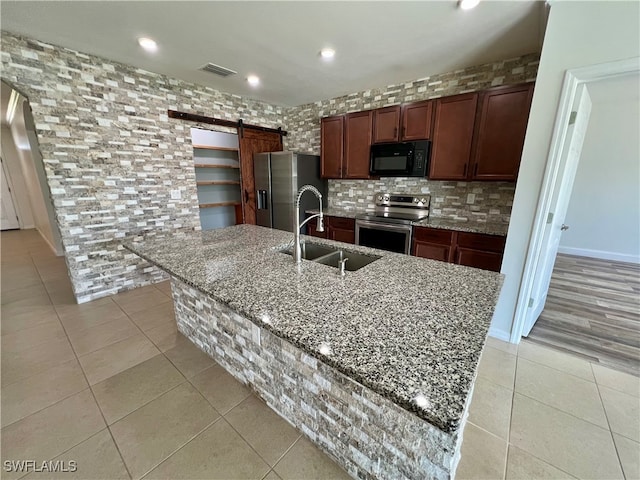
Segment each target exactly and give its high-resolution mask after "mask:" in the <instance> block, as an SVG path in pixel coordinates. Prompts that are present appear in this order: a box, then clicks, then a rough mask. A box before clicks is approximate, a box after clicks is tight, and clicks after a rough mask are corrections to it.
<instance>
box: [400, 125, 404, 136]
mask: <svg viewBox="0 0 640 480" xmlns="http://www.w3.org/2000/svg"><path fill="white" fill-rule="evenodd" d="M400 138H404V126H403V127H402V128H401V129H400Z"/></svg>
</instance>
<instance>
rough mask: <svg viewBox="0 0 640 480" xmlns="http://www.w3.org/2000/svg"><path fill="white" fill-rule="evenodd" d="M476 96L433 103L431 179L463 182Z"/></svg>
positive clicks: (451, 98) (468, 153)
mask: <svg viewBox="0 0 640 480" xmlns="http://www.w3.org/2000/svg"><path fill="white" fill-rule="evenodd" d="M477 105H478V94H477V93H464V94H462V95H453V96H451V97H443V98H439V99H437V100H436V103H435V110H436V111H435V115H434V117H435V120H434V126H433V145H432V150H431V166H430V168H429V178H430V179H431V180H466V179H467V177H468V175H469V159H470V157H471V144H472V139H473V129H474V124H475V116H476V107H477Z"/></svg>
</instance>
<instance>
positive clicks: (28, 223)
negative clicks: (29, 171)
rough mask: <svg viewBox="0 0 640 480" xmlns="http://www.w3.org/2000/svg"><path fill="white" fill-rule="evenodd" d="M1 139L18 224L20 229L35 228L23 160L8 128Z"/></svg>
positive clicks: (2, 128) (1, 133) (0, 133)
mask: <svg viewBox="0 0 640 480" xmlns="http://www.w3.org/2000/svg"><path fill="white" fill-rule="evenodd" d="M0 139H1V140H2V159H3V160H4V162H5V166H6V170H7V174H8V175H7V176H8V177H9V178H7V181H8V182H9V187H10V188H11V192H12V193H13V196H12V198H13V203H14V207H15V209H16V214H17V215H18V223H19V224H20V228H33V227H34V226H35V225H34V223H33V215H32V213H31V201H30V200H29V191H28V190H27V185H26V183H25V178H24V175H23V173H22V165H21V163H22V159H21V156H20V154H19V153H18V149H17V147H16V144H15V142H14V141H13V135H12V134H11V130H10V129H9V127H8V126H6V125H2V127H1V131H0Z"/></svg>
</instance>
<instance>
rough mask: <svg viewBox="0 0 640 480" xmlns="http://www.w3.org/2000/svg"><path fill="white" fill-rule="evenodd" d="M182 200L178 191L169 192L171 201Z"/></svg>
mask: <svg viewBox="0 0 640 480" xmlns="http://www.w3.org/2000/svg"><path fill="white" fill-rule="evenodd" d="M181 198H182V193H181V192H180V190H171V199H172V200H180V199H181Z"/></svg>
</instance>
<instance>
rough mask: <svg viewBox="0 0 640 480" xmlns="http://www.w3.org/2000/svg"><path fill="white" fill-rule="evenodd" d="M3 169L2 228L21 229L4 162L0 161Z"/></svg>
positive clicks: (0, 169) (0, 224) (1, 174)
mask: <svg viewBox="0 0 640 480" xmlns="http://www.w3.org/2000/svg"><path fill="white" fill-rule="evenodd" d="M0 163H2V168H0V177H1V178H0V182H2V191H1V192H0V193H1V194H2V196H1V197H0V203H2V216H0V227H1V229H2V230H13V229H15V228H20V223H18V216H17V215H16V209H15V207H14V206H13V197H12V196H11V190H10V189H9V184H8V183H7V176H6V175H5V171H4V161H2V159H0Z"/></svg>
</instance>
